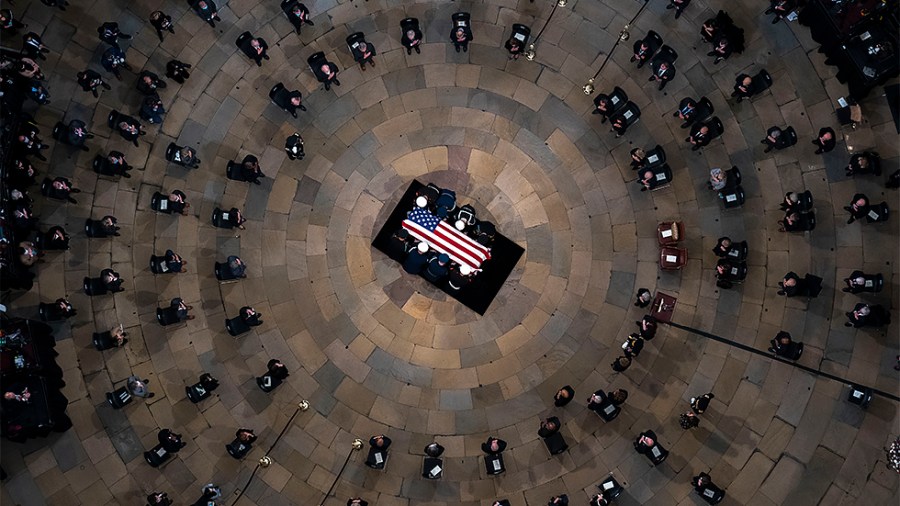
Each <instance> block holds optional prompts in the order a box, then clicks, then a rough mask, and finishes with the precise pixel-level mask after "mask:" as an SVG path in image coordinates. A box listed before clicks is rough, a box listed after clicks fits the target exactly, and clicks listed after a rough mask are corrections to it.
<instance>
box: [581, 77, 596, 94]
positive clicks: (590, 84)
mask: <svg viewBox="0 0 900 506" xmlns="http://www.w3.org/2000/svg"><path fill="white" fill-rule="evenodd" d="M581 90H582V91H584V94H585V95H590V94H591V93H593V92H594V78H593V77H592V78H590V79H588V82H587V84H585V85H584V86H582V87H581Z"/></svg>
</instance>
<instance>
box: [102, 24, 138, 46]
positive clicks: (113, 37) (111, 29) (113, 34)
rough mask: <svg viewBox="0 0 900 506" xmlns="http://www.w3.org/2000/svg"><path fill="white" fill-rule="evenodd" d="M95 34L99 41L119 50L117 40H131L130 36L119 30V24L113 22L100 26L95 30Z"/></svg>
mask: <svg viewBox="0 0 900 506" xmlns="http://www.w3.org/2000/svg"><path fill="white" fill-rule="evenodd" d="M97 34H98V35H99V36H100V40H102V41H103V42H106V43H107V44H109V45H110V46H112V47H114V48H117V49H118V48H119V38H122V39H126V40H127V39H131V35H128V34H127V33H122V31H121V30H119V23H116V22H115V21H107V22H106V23H103V24H102V25H100V27H99V28H97Z"/></svg>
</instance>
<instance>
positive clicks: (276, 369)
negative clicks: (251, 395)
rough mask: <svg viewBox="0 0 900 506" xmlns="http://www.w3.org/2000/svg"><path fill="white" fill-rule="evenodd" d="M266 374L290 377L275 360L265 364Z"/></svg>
mask: <svg viewBox="0 0 900 506" xmlns="http://www.w3.org/2000/svg"><path fill="white" fill-rule="evenodd" d="M266 374H268V375H269V376H271V377H273V378H275V379H278V380H284V379H286V378H287V377H288V376H290V374H289V373H288V368H287V366H286V365H284V363H282V362H281V360H278V359H277V358H273V359H272V360H269V362H268V363H267V364H266ZM370 443H371V441H370ZM388 443H390V441H388Z"/></svg>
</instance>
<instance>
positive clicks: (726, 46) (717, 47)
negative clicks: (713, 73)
mask: <svg viewBox="0 0 900 506" xmlns="http://www.w3.org/2000/svg"><path fill="white" fill-rule="evenodd" d="M733 52H734V46H733V45H732V44H731V41H730V40H728V37H727V36H725V35H724V34H723V35H720V36H718V37H717V38H716V40H715V41H714V42H713V50H712V51H710V52H709V53H706V56H715V57H716V58H715V59H714V60H713V65H718V64H719V62H721V61H722V60H726V59H728V57H729V56H731V53H733Z"/></svg>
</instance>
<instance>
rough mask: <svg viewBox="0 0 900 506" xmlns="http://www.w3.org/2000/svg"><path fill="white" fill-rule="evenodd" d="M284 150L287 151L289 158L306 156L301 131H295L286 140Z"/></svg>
mask: <svg viewBox="0 0 900 506" xmlns="http://www.w3.org/2000/svg"><path fill="white" fill-rule="evenodd" d="M284 150H285V152H287V155H288V158H289V159H291V160H303V157H304V156H306V153H305V152H304V151H303V137H300V134H299V133H296V132H294V133H293V134H292V135H291V136H289V137H288V138H287V139H285V140H284Z"/></svg>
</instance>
